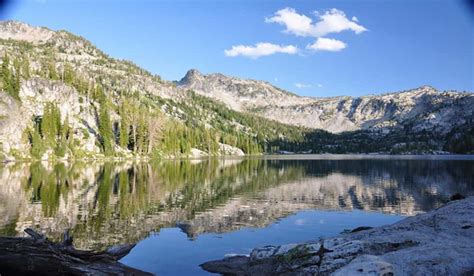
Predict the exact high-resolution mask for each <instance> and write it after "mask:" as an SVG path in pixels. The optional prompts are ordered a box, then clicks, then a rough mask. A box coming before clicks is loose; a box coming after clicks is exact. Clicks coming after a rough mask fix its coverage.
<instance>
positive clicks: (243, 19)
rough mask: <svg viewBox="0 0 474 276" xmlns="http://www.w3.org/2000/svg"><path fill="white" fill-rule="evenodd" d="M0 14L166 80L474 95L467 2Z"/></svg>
mask: <svg viewBox="0 0 474 276" xmlns="http://www.w3.org/2000/svg"><path fill="white" fill-rule="evenodd" d="M1 16H2V19H15V20H21V21H24V22H27V23H30V24H32V25H40V26H47V27H49V28H51V29H55V30H57V29H66V30H68V31H71V32H73V33H75V34H78V35H81V36H83V37H85V38H87V39H89V40H90V41H92V43H93V44H95V45H96V46H98V47H99V48H101V49H102V50H104V51H105V52H106V53H108V54H109V55H110V56H113V57H117V58H124V59H128V60H132V61H133V62H135V63H136V64H138V65H140V66H142V67H144V68H146V69H148V70H149V71H151V72H152V73H156V74H159V75H161V76H162V77H163V78H164V79H168V80H176V79H180V78H181V77H182V76H184V74H185V73H186V71H187V70H188V69H190V68H197V69H198V70H200V71H201V72H203V73H212V72H220V73H223V74H227V75H232V76H238V77H243V78H252V79H259V80H266V81H269V82H271V83H273V84H275V85H276V86H279V87H282V88H284V89H287V90H289V91H292V92H295V93H297V94H300V95H310V96H316V97H318V96H335V95H352V96H360V95H366V94H378V93H384V92H391V91H400V90H405V89H410V88H415V87H418V86H421V85H432V86H434V87H436V88H438V89H441V90H445V89H455V90H461V91H462V90H467V91H471V92H472V91H474V77H473V76H474V69H473V67H474V53H473V51H474V50H473V49H474V42H473V40H474V31H473V26H474V19H473V16H474V14H473V13H469V10H468V6H467V5H465V3H464V2H461V1H441V0H440V1H436V0H432V1H423V0H417V1H375V0H373V1H352V0H351V1H349V0H347V1H323V0H311V1H269V0H266V1H250V0H248V1H231V0H229V1H217V0H214V1H191V0H189V1H131V0H130V1H52V0H37V1H17V2H15V3H13V4H11V5H9V7H8V9H7V10H6V11H3V12H2V13H1ZM258 43H264V44H261V45H260V46H259V47H257V48H255V47H256V45H257V44H258ZM233 46H235V47H234V48H232V47H233ZM264 54H267V55H264Z"/></svg>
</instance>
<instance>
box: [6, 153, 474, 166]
mask: <svg viewBox="0 0 474 276" xmlns="http://www.w3.org/2000/svg"><path fill="white" fill-rule="evenodd" d="M254 158H257V159H264V160H370V159H378V160H384V159H385V160H390V159H400V160H426V159H440V160H468V161H469V160H474V154H455V153H452V154H393V155H392V154H370V153H320V154H312V153H311V154H297V153H295V154H260V155H243V156H237V155H213V156H201V157H175V158H151V157H146V156H145V157H108V158H101V157H97V158H93V157H91V158H77V159H38V160H36V159H20V160H2V161H0V163H1V164H13V163H33V162H57V163H59V162H62V163H65V162H87V161H101V162H126V161H140V162H145V161H177V160H209V159H226V160H244V159H254Z"/></svg>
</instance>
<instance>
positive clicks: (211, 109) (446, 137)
mask: <svg viewBox="0 0 474 276" xmlns="http://www.w3.org/2000/svg"><path fill="white" fill-rule="evenodd" d="M0 57H1V60H2V65H1V68H0V81H1V91H0V158H2V159H7V160H14V159H31V158H33V159H52V158H65V159H67V158H73V159H74V158H82V157H87V158H98V157H100V158H102V157H107V158H109V157H120V158H122V157H126V158H128V157H139V158H142V157H183V156H195V157H198V156H203V155H229V154H231V155H235V154H237V155H241V154H244V153H245V154H260V153H262V152H267V153H272V152H280V151H306V152H308V151H312V152H335V153H344V152H374V151H383V152H397V153H398V152H430V151H433V150H442V149H444V150H449V151H453V152H470V151H472V150H473V144H474V142H473V141H472V139H473V138H472V135H470V133H473V127H472V125H473V123H472V122H473V107H472V106H473V95H472V94H469V93H457V92H443V93H439V92H437V91H435V90H434V89H433V88H431V87H422V88H419V89H415V90H411V91H407V92H401V93H393V94H386V95H380V96H366V97H360V98H350V97H334V98H310V97H300V96H297V95H295V94H292V93H290V92H288V91H285V90H282V89H279V88H277V87H274V86H272V85H271V84H269V83H266V82H262V81H255V80H241V79H238V78H232V77H226V76H224V75H222V74H210V75H202V74H201V73H199V72H198V71H197V70H190V71H189V72H188V73H187V74H186V76H185V77H184V78H183V79H182V80H180V81H179V82H171V81H165V80H162V79H161V78H160V76H158V75H153V74H151V73H150V72H148V71H146V70H144V69H142V68H140V67H138V66H136V65H135V64H133V63H132V62H129V61H123V60H118V59H114V58H111V57H109V56H108V55H107V54H105V53H104V52H102V51H101V50H99V49H98V48H96V47H95V46H94V45H92V44H91V43H90V42H89V41H87V40H85V39H84V38H82V37H79V36H76V35H73V34H71V33H69V32H67V31H52V30H49V29H47V28H43V27H33V26H30V25H28V24H25V23H21V22H15V21H4V22H0ZM321 129H322V130H321ZM327 131H329V132H327ZM348 131H350V132H348ZM330 132H333V133H330ZM334 133H340V134H334Z"/></svg>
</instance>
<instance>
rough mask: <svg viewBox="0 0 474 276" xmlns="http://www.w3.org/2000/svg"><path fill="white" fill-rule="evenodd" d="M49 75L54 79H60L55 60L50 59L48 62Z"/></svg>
mask: <svg viewBox="0 0 474 276" xmlns="http://www.w3.org/2000/svg"><path fill="white" fill-rule="evenodd" d="M48 72H49V75H48V77H49V78H50V79H52V80H59V76H58V73H57V71H56V64H55V63H54V62H53V61H50V62H49V64H48Z"/></svg>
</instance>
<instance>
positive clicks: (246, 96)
mask: <svg viewBox="0 0 474 276" xmlns="http://www.w3.org/2000/svg"><path fill="white" fill-rule="evenodd" d="M177 84H178V86H179V87H181V88H184V89H192V90H194V91H195V92H196V93H199V94H201V95H204V96H207V97H211V98H213V99H216V100H219V101H222V102H223V103H225V104H226V105H227V106H228V107H229V108H232V109H235V110H239V111H248V112H252V113H255V114H258V115H260V116H262V117H265V118H268V119H271V120H276V121H280V122H282V123H285V124H290V125H298V126H304V127H308V128H314V129H324V130H327V131H329V132H333V133H341V132H345V131H355V130H373V129H383V130H385V131H386V130H387V129H388V128H392V127H398V128H403V127H404V125H407V124H411V126H410V127H411V128H412V129H413V130H416V131H422V130H426V131H434V132H437V133H447V132H449V131H450V130H451V129H452V128H453V127H456V126H459V125H462V124H465V123H466V122H468V121H469V120H472V118H473V116H474V108H473V106H474V95H473V94H472V93H459V92H455V91H447V92H439V91H437V90H436V89H434V88H433V87H430V86H423V87H420V88H416V89H413V90H408V91H403V92H398V93H389V94H384V95H371V96H364V97H346V96H342V97H331V98H310V97H300V96H297V95H295V94H292V93H289V92H287V91H284V90H282V89H280V88H277V87H275V86H273V85H271V84H269V83H267V82H264V81H255V80H242V79H238V78H233V77H227V76H224V75H222V74H209V75H202V74H201V73H199V72H198V71H197V70H194V69H193V70H190V71H188V73H187V74H186V76H184V78H182V79H181V80H180V81H179V82H178V83H177Z"/></svg>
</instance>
